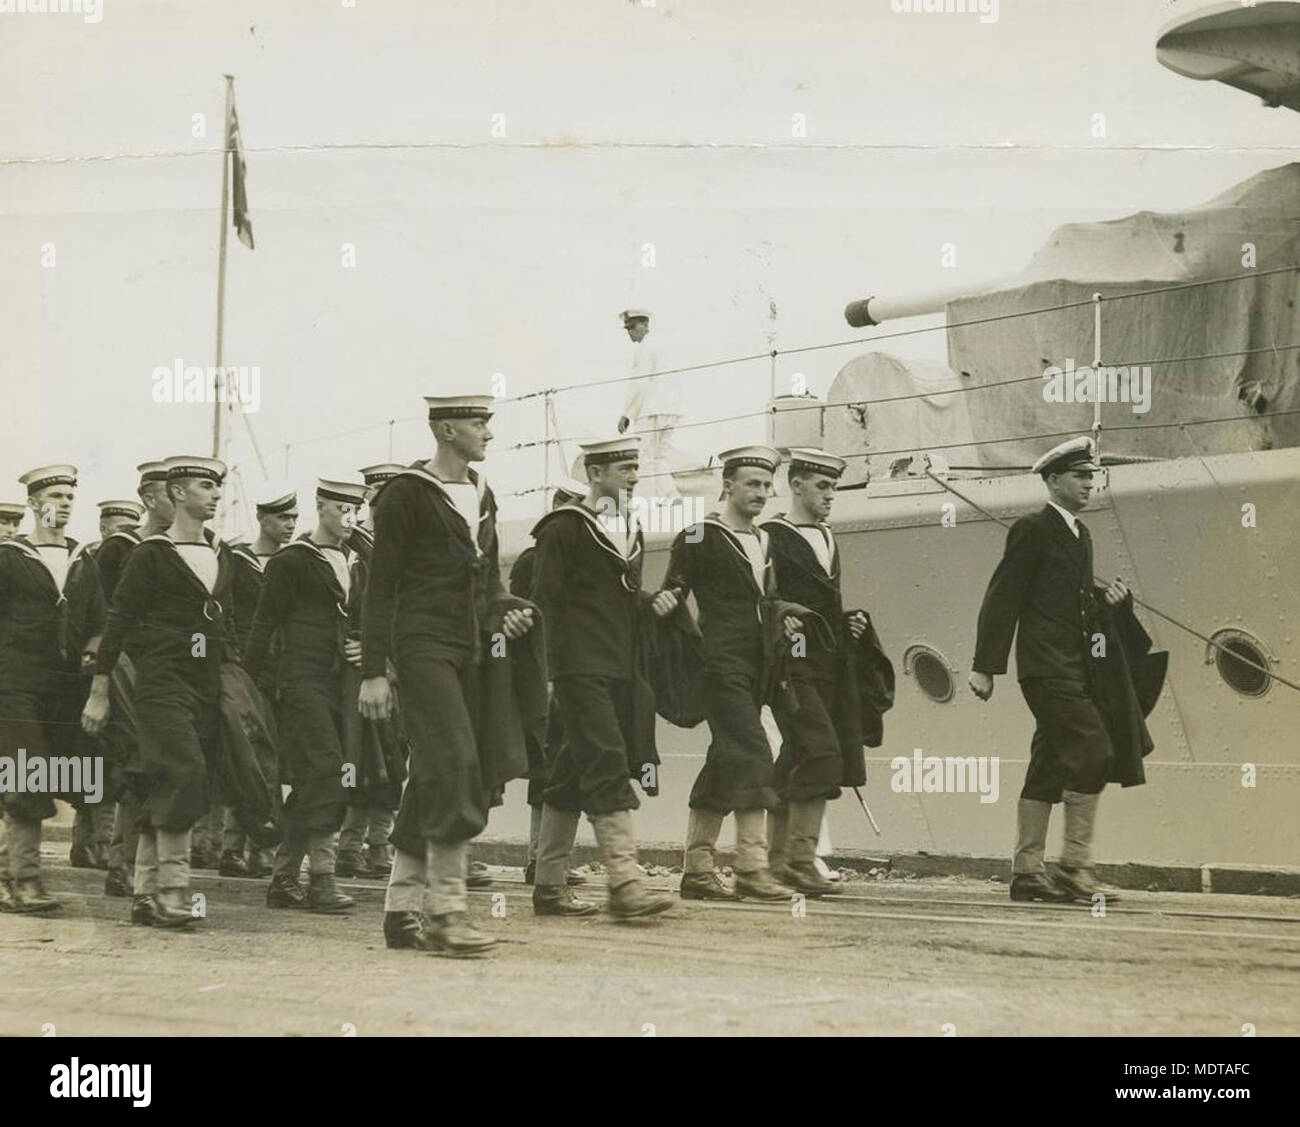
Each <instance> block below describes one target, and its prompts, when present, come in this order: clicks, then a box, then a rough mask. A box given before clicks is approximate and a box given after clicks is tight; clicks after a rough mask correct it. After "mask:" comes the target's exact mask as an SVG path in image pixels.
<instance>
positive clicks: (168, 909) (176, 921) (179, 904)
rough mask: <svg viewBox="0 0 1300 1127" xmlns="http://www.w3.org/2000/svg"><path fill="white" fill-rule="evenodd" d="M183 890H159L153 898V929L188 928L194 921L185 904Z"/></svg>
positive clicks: (184, 890)
mask: <svg viewBox="0 0 1300 1127" xmlns="http://www.w3.org/2000/svg"><path fill="white" fill-rule="evenodd" d="M186 891H187V889H184V888H163V889H159V891H158V895H157V896H155V897H153V898H152V899H153V926H154V927H188V926H189V924H191V923H192V922H193V921H194V916H193V915H192V914H191V913H190V908H189V905H188V904H187V903H186V902H185V893H186Z"/></svg>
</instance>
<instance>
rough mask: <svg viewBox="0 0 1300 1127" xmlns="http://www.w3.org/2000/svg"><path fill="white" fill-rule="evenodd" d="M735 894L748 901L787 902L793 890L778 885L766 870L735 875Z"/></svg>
mask: <svg viewBox="0 0 1300 1127" xmlns="http://www.w3.org/2000/svg"><path fill="white" fill-rule="evenodd" d="M736 892H737V893H738V894H739V895H740V896H741V897H743V898H745V899H748V900H789V899H790V897H791V896H793V895H794V889H792V888H789V887H787V886H786V885H784V884H778V883H777V882H776V881H774V880H773V879H772V874H771V873H770V872H768V871H767V870H766V869H756V870H755V871H754V872H752V873H737V874H736Z"/></svg>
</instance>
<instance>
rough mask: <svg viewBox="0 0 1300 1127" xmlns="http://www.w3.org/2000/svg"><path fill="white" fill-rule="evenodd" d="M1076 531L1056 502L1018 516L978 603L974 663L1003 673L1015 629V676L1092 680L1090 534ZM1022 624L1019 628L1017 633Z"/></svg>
mask: <svg viewBox="0 0 1300 1127" xmlns="http://www.w3.org/2000/svg"><path fill="white" fill-rule="evenodd" d="M1079 529H1080V534H1079V536H1078V537H1077V538H1076V537H1075V535H1074V533H1072V532H1071V531H1070V529H1069V526H1068V525H1067V524H1066V523H1065V518H1064V517H1062V516H1061V514H1060V513H1058V512H1057V511H1056V510H1055V509H1054V508H1053V507H1052V506H1051V505H1044V506H1043V508H1042V509H1041V511H1039V512H1037V513H1033V514H1032V515H1030V516H1026V517H1021V518H1020V519H1019V520H1018V521H1016V522H1015V524H1013V525H1012V526H1011V530H1010V532H1008V533H1007V545H1006V550H1005V552H1004V553H1003V555H1002V561H1001V562H1000V563H999V564H998V566H997V570H996V571H994V573H993V578H992V579H990V580H989V585H988V590H986V591H985V593H984V603H983V605H982V606H981V607H980V616H979V627H978V631H977V635H976V642H975V659H974V661H973V662H972V663H971V667H972V668H973V669H975V670H976V671H977V672H980V673H1005V672H1006V671H1007V656H1008V654H1009V653H1010V652H1011V638H1012V635H1013V634H1014V635H1016V676H1017V677H1018V679H1019V680H1021V681H1024V680H1026V679H1027V678H1030V677H1069V678H1071V679H1073V680H1077V681H1080V682H1085V683H1086V680H1087V675H1088V674H1087V652H1088V644H1089V639H1088V617H1089V607H1090V598H1091V595H1090V593H1091V591H1092V539H1091V537H1090V536H1089V535H1088V531H1087V529H1086V528H1084V526H1083V524H1082V523H1080V525H1079ZM1017 624H1018V625H1019V632H1018V634H1017V629H1016V627H1017Z"/></svg>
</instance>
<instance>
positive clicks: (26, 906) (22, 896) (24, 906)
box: [13, 877, 59, 912]
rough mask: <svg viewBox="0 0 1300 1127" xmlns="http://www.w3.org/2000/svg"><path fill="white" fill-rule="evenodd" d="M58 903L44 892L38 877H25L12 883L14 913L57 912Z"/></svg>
mask: <svg viewBox="0 0 1300 1127" xmlns="http://www.w3.org/2000/svg"><path fill="white" fill-rule="evenodd" d="M58 907H59V902H58V901H57V900H55V899H54V897H53V896H51V895H50V894H49V893H48V892H46V891H45V885H44V884H42V883H41V878H40V877H27V878H26V879H25V880H16V881H14V907H13V910H14V911H15V912H53V911H57V910H58Z"/></svg>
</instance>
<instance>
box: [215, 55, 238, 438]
mask: <svg viewBox="0 0 1300 1127" xmlns="http://www.w3.org/2000/svg"><path fill="white" fill-rule="evenodd" d="M222 77H223V78H225V80H226V114H225V117H224V118H222V121H221V137H222V140H221V223H220V226H221V241H220V242H219V243H218V247H219V249H218V251H217V359H216V368H217V370H216V374H215V375H214V376H213V384H214V387H213V390H214V392H215V395H214V400H215V402H214V403H213V404H212V456H213V457H214V458H220V457H221V408H222V406H223V404H222V398H223V396H222V389H223V385H224V383H225V379H224V374H223V372H222V370H221V369H222V349H223V345H224V340H223V338H224V336H225V327H226V324H225V322H226V224H227V219H226V215H227V212H228V211H229V208H230V107H231V105H232V104H233V102H234V98H235V77H234V75H231V74H227V75H223V76H222Z"/></svg>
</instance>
